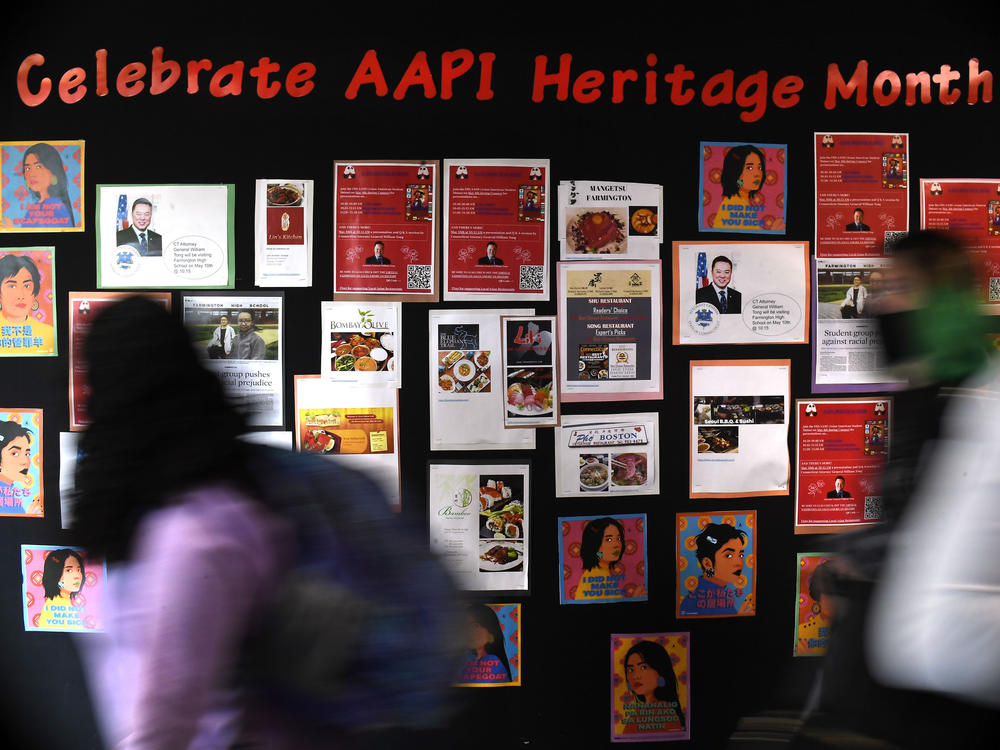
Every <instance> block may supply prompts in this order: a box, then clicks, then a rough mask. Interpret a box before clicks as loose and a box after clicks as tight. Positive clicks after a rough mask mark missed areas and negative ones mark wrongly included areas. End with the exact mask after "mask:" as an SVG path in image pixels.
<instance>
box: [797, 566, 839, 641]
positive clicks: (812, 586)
mask: <svg viewBox="0 0 1000 750" xmlns="http://www.w3.org/2000/svg"><path fill="white" fill-rule="evenodd" d="M834 568H835V563H834V561H833V560H826V561H824V562H821V563H820V564H819V565H817V566H816V568H815V570H813V572H812V575H811V576H809V584H808V589H809V599H811V600H812V602H813V604H812V607H811V611H812V617H811V618H808V619H806V620H805V621H804V622H801V623H799V628H798V648H797V649H796V654H798V655H814V654H815V655H818V654H824V653H826V646H827V642H828V640H829V638H830V628H831V627H832V626H833V618H834V615H835V614H836V606H835V604H834V596H835V591H836V580H837V574H836V572H835V570H834Z"/></svg>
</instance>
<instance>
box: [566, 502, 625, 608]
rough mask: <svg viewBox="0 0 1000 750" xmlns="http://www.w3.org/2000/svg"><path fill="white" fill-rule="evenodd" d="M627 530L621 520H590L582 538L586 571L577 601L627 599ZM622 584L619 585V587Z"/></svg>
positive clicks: (578, 585) (582, 554)
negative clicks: (624, 585) (625, 561)
mask: <svg viewBox="0 0 1000 750" xmlns="http://www.w3.org/2000/svg"><path fill="white" fill-rule="evenodd" d="M623 554H625V527H624V526H622V524H621V521H619V520H618V519H617V518H611V517H610V516H605V517H603V518H595V519H594V520H592V521H588V522H587V524H586V525H585V526H584V527H583V533H582V534H581V537H580V560H581V561H582V562H583V572H582V574H581V576H580V582H579V583H578V584H577V587H576V596H575V597H574V598H575V599H583V600H598V599H602V598H603V599H609V598H612V599H620V598H623V597H624V596H625V591H624V589H623V588H622V586H621V584H624V583H625V570H624V567H623V566H622V564H621V559H622V555H623ZM616 583H617V584H619V585H617V586H616V585H615V584H616Z"/></svg>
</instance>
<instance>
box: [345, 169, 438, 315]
mask: <svg viewBox="0 0 1000 750" xmlns="http://www.w3.org/2000/svg"><path fill="white" fill-rule="evenodd" d="M438 173H439V162H437V161H407V160H399V161H337V162H334V166H333V206H334V212H333V294H334V297H335V298H336V299H338V300H366V299H368V300H376V299H377V300H385V301H388V300H395V301H409V302H416V301H419V302H437V301H438V287H437V213H438V195H437V192H438V190H437V186H438Z"/></svg>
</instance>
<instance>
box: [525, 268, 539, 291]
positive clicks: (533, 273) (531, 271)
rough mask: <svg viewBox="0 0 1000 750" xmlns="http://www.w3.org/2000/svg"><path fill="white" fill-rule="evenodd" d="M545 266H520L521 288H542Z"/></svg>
mask: <svg viewBox="0 0 1000 750" xmlns="http://www.w3.org/2000/svg"><path fill="white" fill-rule="evenodd" d="M544 272H545V266H521V289H532V290H535V289H542V282H543V281H544V279H543V276H544Z"/></svg>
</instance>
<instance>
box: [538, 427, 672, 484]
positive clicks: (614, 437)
mask: <svg viewBox="0 0 1000 750" xmlns="http://www.w3.org/2000/svg"><path fill="white" fill-rule="evenodd" d="M659 425H660V415H659V414H657V413H656V412H644V413H637V414H614V415H610V414H564V415H563V418H562V424H560V426H559V427H558V428H556V431H555V438H556V497H590V498H593V497H625V496H628V495H656V494H659V492H660V471H659V455H660V446H659V440H660V428H659Z"/></svg>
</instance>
